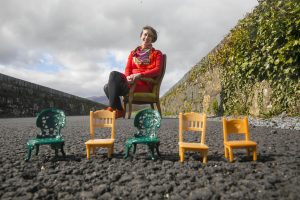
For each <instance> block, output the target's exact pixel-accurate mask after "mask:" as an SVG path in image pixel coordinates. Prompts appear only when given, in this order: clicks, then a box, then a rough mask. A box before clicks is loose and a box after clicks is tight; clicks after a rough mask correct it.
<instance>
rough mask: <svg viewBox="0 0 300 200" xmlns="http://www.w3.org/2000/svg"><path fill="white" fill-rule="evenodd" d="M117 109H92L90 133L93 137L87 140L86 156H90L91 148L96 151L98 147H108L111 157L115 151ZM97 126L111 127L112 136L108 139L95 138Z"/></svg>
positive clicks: (93, 151)
mask: <svg viewBox="0 0 300 200" xmlns="http://www.w3.org/2000/svg"><path fill="white" fill-rule="evenodd" d="M115 116H116V111H113V112H111V111H109V110H98V111H95V112H93V111H90V135H91V139H90V140H88V141H87V142H85V146H86V157H87V159H89V158H90V150H91V149H92V153H93V154H94V153H95V148H96V147H104V148H108V157H109V158H111V156H112V154H113V151H114V141H115V121H116V117H115ZM95 128H111V137H110V138H107V139H95Z"/></svg>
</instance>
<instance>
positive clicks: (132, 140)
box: [126, 137, 159, 144]
mask: <svg viewBox="0 0 300 200" xmlns="http://www.w3.org/2000/svg"><path fill="white" fill-rule="evenodd" d="M158 142H159V139H158V138H157V137H134V138H128V139H127V140H126V144H147V143H158Z"/></svg>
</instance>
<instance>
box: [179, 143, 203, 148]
mask: <svg viewBox="0 0 300 200" xmlns="http://www.w3.org/2000/svg"><path fill="white" fill-rule="evenodd" d="M178 144H179V147H181V148H187V149H208V146H207V145H205V144H201V143H190V142H178Z"/></svg>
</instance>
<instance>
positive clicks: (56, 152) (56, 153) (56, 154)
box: [54, 148, 58, 157]
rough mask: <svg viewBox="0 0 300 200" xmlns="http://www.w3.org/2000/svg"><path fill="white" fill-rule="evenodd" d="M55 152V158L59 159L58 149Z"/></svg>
mask: <svg viewBox="0 0 300 200" xmlns="http://www.w3.org/2000/svg"><path fill="white" fill-rule="evenodd" d="M54 150H55V156H56V157H58V149H57V148H55V149H54Z"/></svg>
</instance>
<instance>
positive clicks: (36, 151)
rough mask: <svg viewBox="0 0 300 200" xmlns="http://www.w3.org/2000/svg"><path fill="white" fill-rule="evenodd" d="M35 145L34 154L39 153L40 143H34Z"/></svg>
mask: <svg viewBox="0 0 300 200" xmlns="http://www.w3.org/2000/svg"><path fill="white" fill-rule="evenodd" d="M35 147H36V150H35V155H36V156H37V155H38V154H39V150H40V145H39V144H37V145H35Z"/></svg>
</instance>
